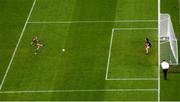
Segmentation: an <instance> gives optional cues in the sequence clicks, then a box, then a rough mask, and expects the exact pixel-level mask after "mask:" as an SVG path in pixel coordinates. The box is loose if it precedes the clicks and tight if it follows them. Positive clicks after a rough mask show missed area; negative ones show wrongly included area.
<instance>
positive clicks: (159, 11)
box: [157, 0, 161, 102]
mask: <svg viewBox="0 0 180 102" xmlns="http://www.w3.org/2000/svg"><path fill="white" fill-rule="evenodd" d="M160 20H161V0H158V71H157V74H158V84H157V85H158V97H157V101H158V102H160V101H161V100H160V87H161V86H160V71H161V70H160V32H161V27H160V25H161V22H160Z"/></svg>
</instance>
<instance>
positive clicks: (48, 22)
mask: <svg viewBox="0 0 180 102" xmlns="http://www.w3.org/2000/svg"><path fill="white" fill-rule="evenodd" d="M113 22H125V23H128V22H129V23H131V22H132V23H141V22H142V23H145V22H146V23H149V22H158V20H115V21H29V22H28V23H30V24H43V23H44V24H53V23H54V24H56V23H57V24H58V23H59V24H66V23H67V24H68V23H113Z"/></svg>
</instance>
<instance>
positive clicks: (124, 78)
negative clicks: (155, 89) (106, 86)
mask: <svg viewBox="0 0 180 102" xmlns="http://www.w3.org/2000/svg"><path fill="white" fill-rule="evenodd" d="M106 80H142V81H143V80H158V78H108V79H106Z"/></svg>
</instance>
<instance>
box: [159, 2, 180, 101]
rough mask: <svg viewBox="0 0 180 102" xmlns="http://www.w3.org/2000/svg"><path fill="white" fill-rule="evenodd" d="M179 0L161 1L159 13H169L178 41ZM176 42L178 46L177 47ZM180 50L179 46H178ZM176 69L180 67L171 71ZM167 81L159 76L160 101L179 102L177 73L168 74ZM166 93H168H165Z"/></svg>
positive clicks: (179, 77) (179, 30) (179, 93)
mask: <svg viewBox="0 0 180 102" xmlns="http://www.w3.org/2000/svg"><path fill="white" fill-rule="evenodd" d="M179 10H180V9H179V0H161V12H162V13H169V14H170V15H171V19H172V22H173V27H174V30H175V33H176V37H177V39H178V40H179V37H180V36H179V34H180V29H179V28H180V23H179V20H180V19H179V12H180V11H179ZM179 43H180V42H179V41H178V45H179ZM178 47H179V48H180V46H178ZM173 68H176V69H178V70H179V68H180V66H172V67H171V70H173ZM168 77H169V78H168V80H167V81H165V80H164V76H163V74H161V100H162V101H179V100H180V92H179V91H178V89H179V87H178V86H179V84H180V83H179V82H180V81H179V80H180V74H179V73H169V75H168ZM167 92H168V93H167Z"/></svg>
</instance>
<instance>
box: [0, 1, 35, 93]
mask: <svg viewBox="0 0 180 102" xmlns="http://www.w3.org/2000/svg"><path fill="white" fill-rule="evenodd" d="M35 3H36V0H34V2H33V4H32V7H31V9H30V11H29V14H28V17H27V19H26V22H25V24H24V27H23V29H22V32H21V35H20V37H19V40H18V42H17V44H16V47H15V49H14V52H13V54H12V56H11V59H10V62H9V65H8V67H7V69H6V72H5V74H4V76H3V79H2V81H1V84H0V90H1V89H2V87H3V84H4V81H5V79H6V76H7V74H8V72H9V69H10V67H11V64H12V62H13V59H14V56H15V54H16V51H17V48H18V47H19V44H20V42H21V39H22V37H23V35H24V31H25V29H26V26H27V24H28V20H29V18H30V16H31V13H32V11H33V9H34V6H35Z"/></svg>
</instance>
